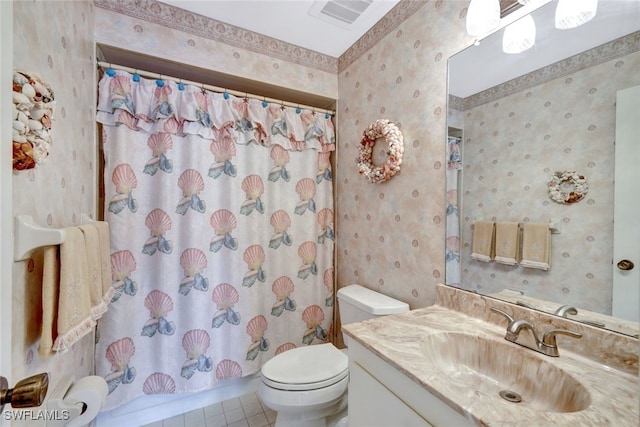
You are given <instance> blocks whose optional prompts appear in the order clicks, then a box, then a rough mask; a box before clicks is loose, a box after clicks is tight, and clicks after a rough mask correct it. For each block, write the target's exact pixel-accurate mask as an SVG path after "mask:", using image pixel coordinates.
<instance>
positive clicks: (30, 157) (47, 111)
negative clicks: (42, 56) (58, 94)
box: [12, 71, 55, 170]
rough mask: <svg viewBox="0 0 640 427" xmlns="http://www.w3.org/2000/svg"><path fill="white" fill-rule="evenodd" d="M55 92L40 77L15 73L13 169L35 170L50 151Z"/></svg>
mask: <svg viewBox="0 0 640 427" xmlns="http://www.w3.org/2000/svg"><path fill="white" fill-rule="evenodd" d="M54 107H55V100H54V95H53V90H51V87H49V85H47V84H46V83H44V82H43V81H42V79H41V78H40V76H39V75H37V74H35V73H26V72H23V71H16V72H14V73H13V116H12V117H13V169H14V170H25V169H33V168H35V167H36V166H37V165H38V164H41V163H42V162H43V161H44V160H45V159H46V158H47V157H48V156H49V149H50V147H51V118H52V116H53V109H54Z"/></svg>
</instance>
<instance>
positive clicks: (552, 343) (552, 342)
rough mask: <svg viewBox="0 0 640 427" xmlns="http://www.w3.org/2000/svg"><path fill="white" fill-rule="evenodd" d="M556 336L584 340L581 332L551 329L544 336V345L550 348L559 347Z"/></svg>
mask: <svg viewBox="0 0 640 427" xmlns="http://www.w3.org/2000/svg"><path fill="white" fill-rule="evenodd" d="M556 335H568V336H570V337H572V338H582V334H581V333H579V332H573V331H567V330H566V329H551V330H550V331H547V332H545V333H544V335H543V336H542V343H543V344H544V345H546V346H549V347H557V344H556Z"/></svg>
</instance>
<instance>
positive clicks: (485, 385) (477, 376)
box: [420, 332, 591, 413]
mask: <svg viewBox="0 0 640 427" xmlns="http://www.w3.org/2000/svg"><path fill="white" fill-rule="evenodd" d="M420 348H421V350H422V353H423V354H424V358H425V361H426V362H428V363H429V364H430V366H431V367H433V368H434V369H435V370H436V371H439V372H440V373H441V374H444V377H443V380H446V381H449V383H450V384H452V385H455V386H459V387H455V388H456V389H458V388H459V389H460V390H464V392H465V393H469V392H473V393H475V394H474V400H475V401H479V400H484V399H483V398H486V397H489V398H491V399H498V401H506V402H509V404H513V405H520V406H525V407H528V408H530V409H534V410H538V411H545V412H564V413H567V412H578V411H581V410H583V409H586V408H587V407H588V406H589V405H590V404H591V395H590V394H589V391H588V390H587V389H586V388H585V387H584V386H583V385H582V384H581V383H580V382H579V381H578V380H576V379H575V378H574V377H572V376H571V375H570V374H568V373H567V372H566V371H564V370H563V369H561V368H559V367H558V366H556V365H555V364H554V363H552V362H550V361H548V360H545V359H544V357H546V356H542V355H539V354H538V353H535V352H534V351H533V350H528V349H526V348H523V347H520V346H518V345H516V344H512V343H509V342H508V341H505V340H498V339H494V338H490V337H484V336H480V335H473V334H468V333H463V332H441V333H434V334H429V335H427V336H425V337H424V339H423V340H422V341H421V342H420ZM502 399H504V400H502ZM485 402H486V400H485Z"/></svg>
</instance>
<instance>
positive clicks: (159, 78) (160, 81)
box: [156, 74, 164, 87]
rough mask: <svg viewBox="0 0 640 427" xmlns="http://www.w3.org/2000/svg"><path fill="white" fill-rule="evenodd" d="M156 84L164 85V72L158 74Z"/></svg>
mask: <svg viewBox="0 0 640 427" xmlns="http://www.w3.org/2000/svg"><path fill="white" fill-rule="evenodd" d="M156 86H158V87H162V86H164V81H163V80H162V74H159V75H158V78H157V79H156Z"/></svg>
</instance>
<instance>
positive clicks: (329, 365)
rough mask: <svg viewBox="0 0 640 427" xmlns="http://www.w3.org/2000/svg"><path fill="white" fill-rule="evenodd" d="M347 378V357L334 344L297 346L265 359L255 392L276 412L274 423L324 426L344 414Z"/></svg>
mask: <svg viewBox="0 0 640 427" xmlns="http://www.w3.org/2000/svg"><path fill="white" fill-rule="evenodd" d="M348 382H349V371H348V358H347V356H346V354H344V352H342V351H340V350H338V349H337V348H336V347H334V346H333V344H319V345H314V346H310V347H299V348H295V349H292V350H288V351H286V352H284V353H281V354H279V355H278V356H277V357H274V358H272V359H271V360H269V361H268V362H267V363H265V365H264V366H263V367H262V375H261V382H260V383H259V384H258V396H260V399H261V400H262V402H263V403H264V404H265V405H266V406H268V407H269V408H271V409H273V410H274V411H276V412H277V413H278V414H277V418H276V427H300V426H305V427H326V426H330V425H332V424H334V425H335V421H337V420H339V419H340V418H342V417H344V416H346V415H347V414H346V410H347V384H348ZM332 420H333V421H332Z"/></svg>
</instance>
